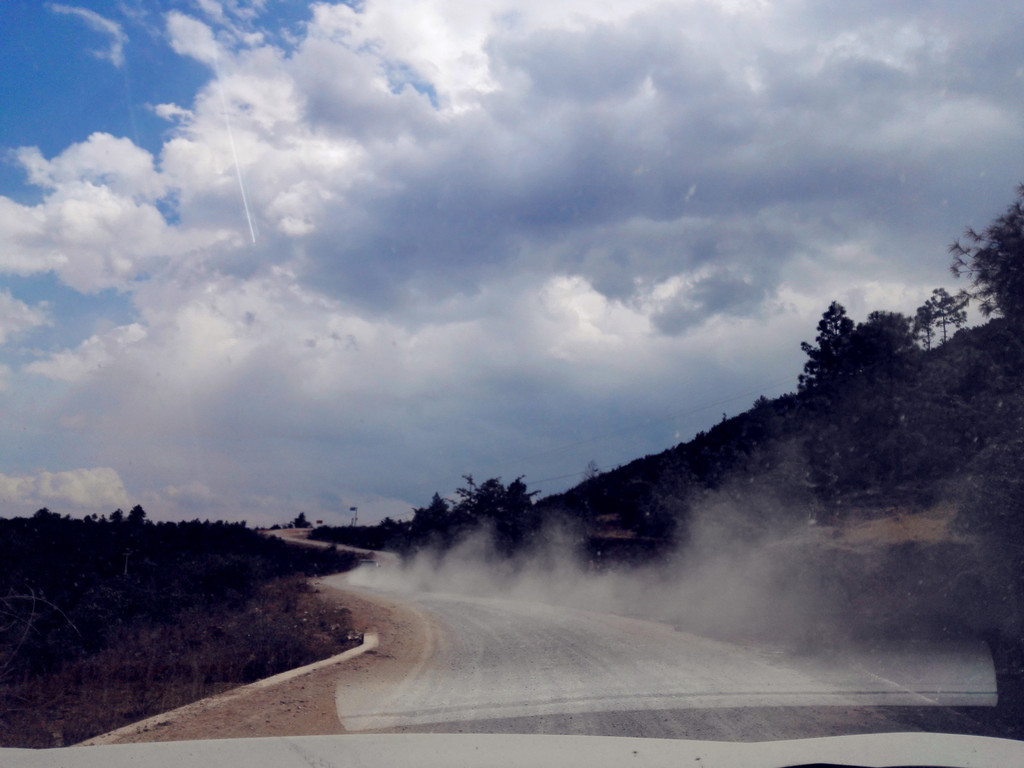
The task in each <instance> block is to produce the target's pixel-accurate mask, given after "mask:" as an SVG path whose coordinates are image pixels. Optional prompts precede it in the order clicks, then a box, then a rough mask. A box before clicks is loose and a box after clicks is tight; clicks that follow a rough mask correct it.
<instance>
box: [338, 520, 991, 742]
mask: <svg viewBox="0 0 1024 768" xmlns="http://www.w3.org/2000/svg"><path fill="white" fill-rule="evenodd" d="M549 540H550V541H552V542H554V543H553V545H552V546H551V547H548V548H544V549H542V550H537V551H535V552H533V553H532V555H531V556H530V557H529V558H523V559H520V560H517V561H512V562H510V561H501V560H498V559H496V558H495V557H494V553H493V551H492V550H490V547H489V544H488V542H487V540H486V539H485V538H475V539H471V540H467V541H465V542H464V543H463V544H462V545H460V546H458V547H456V548H454V549H452V550H450V551H449V552H448V553H446V554H445V555H443V556H438V555H430V554H427V555H422V556H421V557H419V558H416V559H414V560H412V561H410V562H409V563H408V564H407V565H406V566H405V567H393V568H386V567H385V568H369V569H365V570H360V571H358V572H354V573H352V574H350V575H348V576H345V577H332V579H331V580H330V581H329V583H331V584H334V585H336V586H340V587H343V588H344V587H345V586H348V587H349V588H355V589H356V590H357V591H358V592H362V593H364V594H366V595H367V596H369V597H370V598H371V599H372V597H373V596H374V595H379V596H383V597H386V598H387V599H391V600H397V601H401V602H403V603H405V604H407V605H411V606H413V607H414V608H415V609H416V610H418V611H420V612H422V614H423V615H424V616H425V617H427V618H428V619H429V621H430V622H432V624H433V626H434V627H435V630H434V632H435V634H434V639H433V641H432V642H433V647H432V648H431V649H430V652H429V653H427V654H425V655H424V656H423V658H422V659H421V661H420V663H418V664H417V665H416V666H415V668H414V669H412V670H410V671H409V673H408V674H407V675H406V676H405V677H403V678H402V679H400V680H390V681H384V682H382V683H381V684H379V685H370V686H366V687H364V688H363V689H361V690H358V691H353V690H351V689H350V690H347V691H345V692H344V694H343V693H342V692H341V691H339V698H338V712H339V717H340V718H341V721H342V723H343V725H344V727H345V728H346V729H347V730H349V731H380V730H387V731H394V730H397V731H406V730H428V731H432V730H479V731H483V732H488V731H498V732H500V731H505V732H519V731H521V732H558V733H602V734H605V735H644V736H664V737H683V736H691V737H692V736H694V735H701V734H700V733H698V731H700V730H701V728H705V729H709V730H706V735H703V736H702V737H706V738H739V739H748V738H750V739H753V738H782V737H784V736H783V735H780V734H785V737H797V736H806V735H822V734H823V733H836V732H870V731H872V730H886V729H888V730H900V729H912V728H907V727H906V726H905V725H898V724H897V723H896V721H894V720H893V719H891V717H889V716H888V715H884V716H883V715H880V714H879V712H880V711H881V710H877V709H872V707H885V708H889V707H909V708H911V709H913V710H914V711H918V708H920V707H935V706H936V705H938V706H939V707H942V706H973V705H991V704H994V703H995V700H996V696H995V692H996V687H995V675H994V670H993V666H992V661H991V657H990V655H989V653H988V651H987V648H986V647H985V646H984V644H983V643H981V642H980V641H977V640H972V639H969V638H967V639H965V638H957V639H953V638H944V639H929V638H923V637H915V638H901V639H897V640H893V639H890V640H888V641H887V642H886V643H885V644H884V645H880V644H877V643H876V644H872V645H858V644H856V643H854V642H844V643H843V644H842V645H838V644H836V643H829V642H827V641H824V640H823V641H822V642H820V643H815V642H812V640H813V636H814V633H815V626H816V624H815V622H821V621H822V620H821V618H820V614H819V615H815V611H817V610H818V606H819V605H820V604H819V603H817V602H815V600H816V599H818V598H819V597H820V596H821V595H820V593H819V592H816V591H815V585H814V583H813V578H810V577H809V578H808V583H807V584H806V585H803V584H802V583H801V582H800V581H799V580H793V579H792V578H791V577H790V576H788V575H787V578H790V581H789V582H788V585H789V587H790V593H789V594H788V595H787V596H786V599H782V600H774V601H773V602H771V603H770V604H769V605H768V606H767V607H762V606H758V605H757V602H758V600H760V599H762V598H765V597H766V596H770V593H771V592H772V591H773V590H775V589H777V588H778V587H779V586H780V584H779V578H780V576H779V575H778V572H777V571H776V572H774V573H773V571H772V569H773V567H775V564H774V563H773V560H772V557H771V555H772V551H773V550H772V548H771V547H770V546H767V547H766V545H764V544H762V545H759V546H758V547H757V548H755V549H757V550H759V552H760V554H759V555H756V556H752V552H751V551H748V552H741V551H740V550H738V549H736V550H734V551H732V552H728V553H727V552H725V551H724V550H722V549H719V550H718V551H717V552H716V553H715V555H716V556H715V557H713V558H706V559H691V560H690V561H689V562H688V563H683V562H681V561H680V559H678V558H676V559H673V560H672V561H671V562H670V563H668V564H665V565H662V566H660V567H652V568H647V569H633V570H631V571H628V572H622V573H609V572H599V571H595V570H592V569H589V568H588V567H587V564H585V563H583V564H581V563H579V562H574V561H572V560H570V559H567V558H565V557H564V555H562V554H561V553H564V552H565V551H566V548H565V547H564V546H562V545H561V544H560V543H558V542H557V534H556V535H552V536H551V537H550V538H549ZM782 570H783V571H785V570H786V569H782ZM802 586H806V587H807V591H801V587H802ZM808 605H809V606H811V608H810V609H808V608H807V606H808ZM716 606H717V608H716ZM769 619H772V620H771V621H770V620H769ZM786 623H788V624H789V625H790V627H791V629H792V631H791V632H790V633H788V634H787V633H784V632H780V631H778V630H779V628H780V627H782V626H783V624H786ZM793 625H798V626H795V627H794V626H793ZM702 629H703V630H707V631H699V630H702ZM823 632H824V630H821V631H819V632H818V634H819V636H821V637H822V638H823V637H824V635H823V634H822V633H823ZM809 637H810V638H811V639H808V638H809ZM885 711H889V710H888V709H886V710H885ZM908 711H909V710H908ZM941 712H942V714H939V710H936V717H940V718H941V717H947V718H948V717H954V719H955V716H954V715H951V714H950V713H949V712H948V711H947V710H942V711H941ZM786 713H788V714H786ZM727 722H729V723H733V724H734V725H735V729H734V730H732V731H730V727H729V726H726V725H725V723H727ZM744 723H745V724H744ZM823 723H829V724H830V725H828V726H824V725H822V724H823ZM737 724H742V725H737ZM945 728H946V729H947V730H948V729H950V728H952V726H950V725H946V726H945ZM695 729H696V730H695ZM829 729H834V730H829ZM953 729H955V728H953Z"/></svg>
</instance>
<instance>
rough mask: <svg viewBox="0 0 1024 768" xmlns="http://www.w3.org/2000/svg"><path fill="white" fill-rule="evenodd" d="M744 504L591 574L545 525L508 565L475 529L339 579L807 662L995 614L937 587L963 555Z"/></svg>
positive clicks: (961, 630)
mask: <svg viewBox="0 0 1024 768" xmlns="http://www.w3.org/2000/svg"><path fill="white" fill-rule="evenodd" d="M748 501H749V506H748V505H747V504H745V503H744V500H743V499H742V498H738V497H737V495H736V494H735V493H725V494H719V495H717V496H712V497H709V498H707V499H705V503H704V504H703V505H702V506H701V507H700V508H699V509H696V510H694V511H693V512H692V513H691V515H690V517H689V520H688V526H687V536H686V543H685V544H683V545H680V546H679V547H678V548H677V549H676V550H675V551H673V552H671V553H669V554H668V555H667V556H664V557H661V558H659V559H658V562H656V563H652V564H649V565H644V566H636V567H627V566H618V567H600V566H598V565H596V564H595V563H594V562H592V561H590V560H588V559H587V557H586V556H585V555H581V554H580V552H581V548H580V547H579V541H580V537H579V536H578V535H577V533H576V532H575V531H574V530H573V528H572V526H570V525H558V524H555V525H549V526H548V527H547V528H546V529H545V530H544V531H543V535H541V536H539V537H538V541H539V542H540V543H538V544H537V545H536V546H534V547H533V548H532V549H530V550H529V552H527V553H524V554H521V555H520V556H518V557H516V558H514V559H507V558H503V557H501V556H499V555H498V553H497V552H496V550H495V548H494V546H493V544H492V537H491V536H489V535H488V533H487V532H486V531H477V532H476V533H474V534H472V535H470V536H468V537H467V538H465V539H464V540H462V541H461V542H460V543H458V544H457V545H455V546H454V547H452V548H450V549H448V550H447V551H444V552H441V551H438V550H430V549H428V550H424V551H421V552H420V553H418V554H416V555H415V556H413V557H411V558H409V559H407V560H406V561H405V562H403V563H401V564H400V565H397V566H393V567H384V568H378V569H369V570H362V571H360V572H358V573H355V574H353V575H352V577H351V579H350V581H351V582H352V583H353V584H354V585H357V586H358V585H365V586H371V587H375V588H381V589H385V590H389V591H398V592H434V593H450V594H457V595H464V596H474V597H482V598H502V599H509V600H518V601H526V602H538V603H545V604H549V605H560V606H566V607H571V608H577V609H583V610H593V611H601V612H608V613H615V614H619V615H625V616H631V617H636V618H645V619H650V620H655V621H660V622H663V623H667V624H670V625H673V626H675V627H677V628H678V629H680V630H685V631H689V632H693V633H696V634H702V635H706V636H710V637H717V638H721V639H727V640H732V641H738V642H744V641H761V642H765V641H768V642H777V643H783V644H786V645H787V646H789V647H793V648H800V649H807V650H813V649H816V648H827V647H830V646H835V645H837V644H844V643H848V642H849V643H863V642H864V641H865V640H872V639H878V638H885V639H893V638H896V637H902V638H913V637H929V638H932V639H935V638H949V637H968V636H970V637H978V636H981V635H983V634H984V633H985V632H986V631H987V630H988V629H990V627H991V625H992V615H994V613H996V612H997V609H998V607H997V606H991V605H989V603H990V602H991V601H990V600H989V599H988V597H987V595H986V590H985V589H984V587H983V585H982V584H981V581H980V580H978V579H975V580H974V581H968V582H966V584H967V586H965V585H964V584H959V585H958V584H957V583H951V582H950V579H949V575H950V567H951V566H953V563H951V558H952V559H956V558H960V559H961V561H963V560H964V558H967V559H968V560H969V559H970V558H971V557H972V555H971V554H970V553H969V552H968V551H967V550H965V549H964V548H963V547H958V548H957V547H954V548H953V549H948V548H947V550H943V549H942V548H941V547H940V548H938V549H937V550H935V551H925V550H923V549H914V548H913V547H909V548H908V547H902V548H900V547H897V548H889V549H884V548H883V549H878V548H875V549H871V550H860V551H859V550H855V549H852V548H849V547H842V546H838V545H836V544H835V543H834V541H833V537H834V535H835V532H834V530H833V529H830V528H828V527H827V526H820V525H816V524H814V523H813V522H809V521H808V520H807V518H806V517H802V518H801V519H794V516H793V515H792V514H788V513H786V512H785V511H784V510H782V511H780V510H779V508H778V507H779V505H778V504H777V503H775V502H773V501H772V500H770V499H769V500H767V501H766V499H765V498H764V497H761V498H751V499H748ZM751 512H753V515H752V514H751ZM752 519H754V520H756V523H755V524H752V523H751V520H752ZM955 567H956V568H959V569H960V570H961V571H964V572H971V569H972V568H973V567H974V566H973V565H972V564H971V563H969V562H959V563H958V564H956V565H955Z"/></svg>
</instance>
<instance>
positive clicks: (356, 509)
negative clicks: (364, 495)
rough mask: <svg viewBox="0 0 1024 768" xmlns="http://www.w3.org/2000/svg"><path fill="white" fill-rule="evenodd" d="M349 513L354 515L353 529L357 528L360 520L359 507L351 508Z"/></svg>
mask: <svg viewBox="0 0 1024 768" xmlns="http://www.w3.org/2000/svg"><path fill="white" fill-rule="evenodd" d="M348 511H349V512H351V513H352V523H351V525H352V527H353V528H355V527H356V522H357V521H358V520H359V507H349V508H348Z"/></svg>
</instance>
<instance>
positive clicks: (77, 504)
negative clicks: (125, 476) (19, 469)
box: [0, 467, 129, 513]
mask: <svg viewBox="0 0 1024 768" xmlns="http://www.w3.org/2000/svg"><path fill="white" fill-rule="evenodd" d="M0 500H3V501H4V503H6V504H10V505H12V506H16V507H22V508H27V507H31V506H37V505H38V506H40V507H41V506H47V505H49V506H61V507H63V506H67V505H70V506H72V507H74V508H75V509H76V511H86V512H104V513H106V512H113V511H114V509H116V508H118V507H126V506H128V504H129V497H128V492H127V491H126V490H125V487H124V483H122V482H121V477H120V476H119V475H118V473H117V472H116V471H115V470H114V469H111V468H110V467H95V468H92V469H72V470H66V471H62V472H45V471H44V472H39V473H38V474H35V475H21V476H8V475H2V474H0Z"/></svg>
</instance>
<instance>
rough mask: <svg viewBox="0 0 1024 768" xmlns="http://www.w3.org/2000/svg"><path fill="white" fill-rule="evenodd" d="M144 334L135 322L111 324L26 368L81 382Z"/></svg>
mask: <svg viewBox="0 0 1024 768" xmlns="http://www.w3.org/2000/svg"><path fill="white" fill-rule="evenodd" d="M145 338H146V329H145V328H143V327H142V326H141V325H139V324H138V323H133V324H131V325H128V326H122V327H118V328H114V329H113V330H111V331H109V332H108V333H106V334H104V335H103V336H99V335H96V336H90V337H89V338H88V339H86V340H85V341H83V342H82V343H81V344H80V345H79V346H78V347H77V348H76V349H74V350H65V351H63V352H58V353H56V354H54V355H52V356H51V357H50V358H49V359H46V360H39V361H36V362H34V363H29V364H28V365H27V366H25V370H26V371H28V372H29V373H34V374H38V375H40V376H45V377H47V378H49V379H55V380H57V381H66V382H71V383H77V382H82V381H85V380H86V379H88V378H89V377H91V376H93V375H95V374H96V373H98V372H99V371H100V370H101V369H102V368H103V367H104V366H105V365H107V364H109V363H110V362H112V361H113V360H115V359H116V358H118V357H119V356H120V355H121V354H122V352H123V350H124V348H125V347H128V346H130V345H132V344H137V343H138V342H140V341H142V340H143V339H145Z"/></svg>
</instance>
